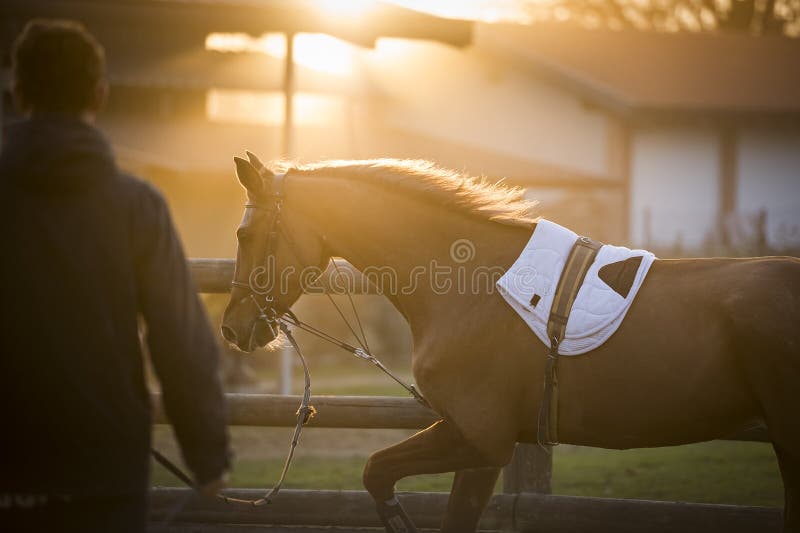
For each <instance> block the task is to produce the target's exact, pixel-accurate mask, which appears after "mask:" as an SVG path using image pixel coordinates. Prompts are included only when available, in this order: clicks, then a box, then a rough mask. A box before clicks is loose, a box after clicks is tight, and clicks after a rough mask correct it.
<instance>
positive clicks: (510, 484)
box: [503, 442, 553, 494]
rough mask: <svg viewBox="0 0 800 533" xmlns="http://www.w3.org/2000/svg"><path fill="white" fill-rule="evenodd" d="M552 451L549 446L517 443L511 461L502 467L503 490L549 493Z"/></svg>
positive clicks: (507, 491)
mask: <svg viewBox="0 0 800 533" xmlns="http://www.w3.org/2000/svg"><path fill="white" fill-rule="evenodd" d="M552 475H553V453H552V448H551V447H550V446H546V447H545V448H542V447H541V446H539V445H538V444H525V443H521V442H520V443H518V444H517V446H516V448H514V456H513V457H512V458H511V462H510V463H508V464H507V465H506V467H505V468H504V469H503V492H505V493H510V494H513V493H518V492H535V493H538V494H550V491H551V485H550V479H551V477H552Z"/></svg>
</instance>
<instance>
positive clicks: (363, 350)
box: [151, 167, 430, 518]
mask: <svg viewBox="0 0 800 533" xmlns="http://www.w3.org/2000/svg"><path fill="white" fill-rule="evenodd" d="M263 171H264V169H263V167H262V168H261V169H259V172H260V173H262V175H263ZM285 176H286V175H285V174H277V175H275V176H274V177H273V193H272V194H271V195H270V197H271V198H272V199H273V202H272V206H264V205H261V204H257V203H246V204H245V207H246V208H253V209H263V210H269V211H272V218H271V219H270V225H269V232H268V233H267V249H266V253H265V258H264V265H265V266H266V265H268V264H269V261H270V258H274V256H275V251H276V249H277V245H278V238H279V237H280V236H282V237H283V238H284V240H285V241H286V243H287V244H288V245H289V249H290V250H291V252H292V253H293V254H294V255H295V256H296V257H298V258H299V256H300V254H299V252H298V250H297V249H296V247H295V243H294V241H293V240H292V239H291V238H290V236H289V234H288V233H287V232H286V230H285V229H284V226H283V225H282V224H281V209H282V206H283V198H284V196H283V183H284V178H285ZM329 262H332V263H333V266H334V268H335V269H336V270H337V272H338V270H339V268H338V266H337V265H336V262H335V261H333V259H332V258H331V259H329ZM273 276H274V272H273ZM235 278H236V273H234V280H233V281H231V286H232V287H239V288H242V289H246V290H248V291H249V292H250V299H251V300H252V302H253V304H254V305H255V307H256V309H257V310H258V320H259V321H262V322H264V323H266V324H267V326H268V327H269V329H270V331H271V333H272V334H273V335H274V336H277V334H278V332H283V334H284V335H285V336H286V338H287V339H288V340H289V343H290V344H291V345H292V349H293V350H294V352H295V353H296V354H297V356H298V357H299V359H300V362H301V363H302V365H303V375H304V379H305V387H304V389H303V398H302V400H301V402H300V405H299V407H298V408H297V412H296V415H297V424H296V425H295V428H294V433H293V434H292V440H291V443H290V444H289V451H288V452H287V454H286V459H285V461H284V463H283V470H282V471H281V475H280V478H279V479H278V482H277V483H276V484H275V485H274V486H273V487H272V489H270V490H269V491H268V492H266V493H265V494H264V496H262V497H261V498H258V499H252V500H251V499H242V498H232V497H229V496H225V495H224V494H218V495H217V498H219V499H221V500H223V501H224V502H225V503H229V504H233V503H236V504H244V505H248V506H251V507H262V506H265V505H267V504H269V503H271V502H272V499H273V498H274V497H275V496H277V494H278V493H279V492H280V490H281V487H282V486H283V482H284V480H285V479H286V475H287V473H288V471H289V467H290V465H291V463H292V459H293V458H294V451H295V448H297V444H298V442H299V441H300V434H301V433H302V431H303V428H304V427H305V425H306V424H307V423H308V421H309V420H310V419H311V418H312V417H313V416H314V415H315V414H316V412H317V410H316V409H315V408H314V406H313V405H311V403H310V402H311V374H310V373H309V370H308V364H307V362H306V359H305V357H304V356H303V352H302V350H301V349H300V346H299V345H298V344H297V341H296V339H295V338H294V335H293V334H292V331H291V327H297V328H299V329H301V330H303V331H305V332H307V333H310V334H312V335H314V336H316V337H318V338H320V339H323V340H325V341H327V342H329V343H331V344H333V345H335V346H338V347H339V348H341V349H342V350H345V351H347V352H350V353H351V354H353V355H354V356H356V357H358V358H359V359H364V360H365V361H369V362H370V363H372V364H373V365H375V366H376V367H378V368H379V369H380V370H381V371H382V372H383V373H385V374H386V375H387V376H389V377H390V378H392V379H393V380H394V381H395V382H397V383H398V384H399V385H400V386H401V387H403V388H404V389H405V390H406V391H408V393H409V394H411V395H412V396H413V397H414V399H415V400H417V401H418V402H419V403H420V404H422V405H423V406H425V407H427V408H430V404H429V403H428V401H427V400H426V399H425V398H424V397H423V396H422V394H420V392H419V391H418V390H417V388H416V387H415V386H414V385H413V384H409V383H406V382H405V381H403V380H402V379H401V378H399V377H398V376H397V375H396V374H394V373H393V372H392V371H390V370H389V369H388V368H387V367H386V365H384V364H383V363H382V362H381V361H380V360H379V359H378V358H377V357H375V356H374V355H372V353H370V350H369V346H368V344H367V339H366V335H365V334H364V329H363V327H362V326H361V319H360V318H359V316H358V312H357V311H356V308H355V304H354V303H353V299H352V296H351V295H350V293H349V292H347V293H346V294H347V297H348V299H349V300H350V305H351V307H352V309H353V314H354V315H355V317H356V320H357V322H358V327H359V330H360V332H361V336H359V335H358V334H357V333H356V332H355V330H354V329H353V327H352V326H351V325H350V322H349V321H348V320H347V318H345V316H344V314H343V313H342V311H341V309H339V306H338V305H336V302H334V300H333V298H331V297H330V295H329V294H328V295H327V296H328V299H329V300H330V301H331V303H332V304H333V306H334V307H335V308H336V310H337V311H338V313H339V316H341V318H342V320H343V321H344V322H345V324H347V326H348V328H349V329H350V331H351V332H352V333H353V336H354V337H355V338H356V340H357V341H358V344H359V345H360V347H358V348H357V347H355V346H353V345H351V344H349V343H347V342H345V341H342V340H340V339H337V338H336V337H334V336H333V335H330V334H328V333H325V332H324V331H322V330H319V329H317V328H315V327H314V326H311V325H310V324H307V323H305V322H303V321H301V320H300V319H299V318H297V315H295V314H294V313H293V312H292V311H291V310H288V309H286V310H283V311H282V312H279V311H278V309H277V308H276V306H275V298H274V296H272V295H270V294H265V295H263V297H264V305H263V306H262V305H260V304H259V303H258V299H257V296H260V294H259V293H257V292H256V291H254V290H253V287H252V285H251V284H250V283H249V282H243V281H239V280H238V279H235ZM273 281H274V280H273ZM273 286H274V283H273ZM254 327H255V326H254ZM362 337H363V340H362ZM151 453H152V455H153V458H154V459H155V460H156V461H157V462H158V463H159V464H161V465H162V466H163V467H164V468H166V469H167V470H168V471H169V472H170V473H172V474H173V475H175V477H177V478H178V479H180V480H181V481H183V482H184V483H185V484H186V485H187V486H188V487H190V488H193V489H196V488H197V486H196V484H195V483H194V482H193V481H192V479H191V477H190V476H189V475H188V474H186V473H185V472H184V471H183V470H182V469H181V468H180V467H179V466H177V465H176V464H175V463H173V462H172V461H171V460H169V459H168V458H167V457H165V456H164V455H163V454H161V453H160V452H158V451H157V450H156V449H154V448H151ZM184 503H185V502H184ZM182 506H183V504H181V505H180V506H179V507H178V509H176V510H173V512H172V513H170V518H171V517H173V516H174V515H176V514H177V513H178V512H179V511H180V508H181V507H182Z"/></svg>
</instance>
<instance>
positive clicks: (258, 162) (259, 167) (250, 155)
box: [244, 150, 272, 176]
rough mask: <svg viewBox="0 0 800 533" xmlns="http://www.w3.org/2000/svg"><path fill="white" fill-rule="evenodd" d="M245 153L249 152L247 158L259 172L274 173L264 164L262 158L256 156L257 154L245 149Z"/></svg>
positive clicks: (262, 173) (263, 173)
mask: <svg viewBox="0 0 800 533" xmlns="http://www.w3.org/2000/svg"><path fill="white" fill-rule="evenodd" d="M244 153H246V154H247V159H249V160H250V164H251V165H253V166H254V167H255V169H256V170H257V171H258V172H259V174H261V175H269V176H271V175H272V172H270V170H269V169H268V168H267V167H266V166H264V163H262V162H261V160H260V159H259V158H257V157H256V154H254V153H253V152H250V151H249V150H245V151H244Z"/></svg>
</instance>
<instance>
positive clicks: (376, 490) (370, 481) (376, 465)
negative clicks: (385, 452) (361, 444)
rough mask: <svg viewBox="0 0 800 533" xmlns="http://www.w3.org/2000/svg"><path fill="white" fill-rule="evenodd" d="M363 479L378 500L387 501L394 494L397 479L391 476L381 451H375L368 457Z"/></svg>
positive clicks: (365, 485) (366, 487)
mask: <svg viewBox="0 0 800 533" xmlns="http://www.w3.org/2000/svg"><path fill="white" fill-rule="evenodd" d="M361 481H362V483H363V484H364V488H365V489H367V492H369V493H370V495H371V496H372V497H373V498H374V499H375V500H376V501H379V502H385V501H387V500H390V499H391V498H392V496H394V484H395V482H396V480H393V479H391V477H390V476H389V473H388V470H387V468H386V465H385V462H384V461H382V460H381V452H376V453H373V454H372V455H371V456H370V457H369V459H367V464H366V465H364V473H363V475H362V477H361Z"/></svg>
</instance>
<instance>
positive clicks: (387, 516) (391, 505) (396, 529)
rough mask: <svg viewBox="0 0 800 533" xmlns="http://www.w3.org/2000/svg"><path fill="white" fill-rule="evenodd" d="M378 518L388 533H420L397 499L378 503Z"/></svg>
mask: <svg viewBox="0 0 800 533" xmlns="http://www.w3.org/2000/svg"><path fill="white" fill-rule="evenodd" d="M376 508H377V510H378V516H379V517H380V519H381V522H382V523H383V527H385V528H386V531H387V532H388V533H419V530H418V529H417V528H416V527H415V526H414V523H413V522H412V521H411V518H409V517H408V514H406V511H405V509H403V506H402V505H400V502H399V501H397V498H392V499H391V500H388V501H385V502H377V503H376Z"/></svg>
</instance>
